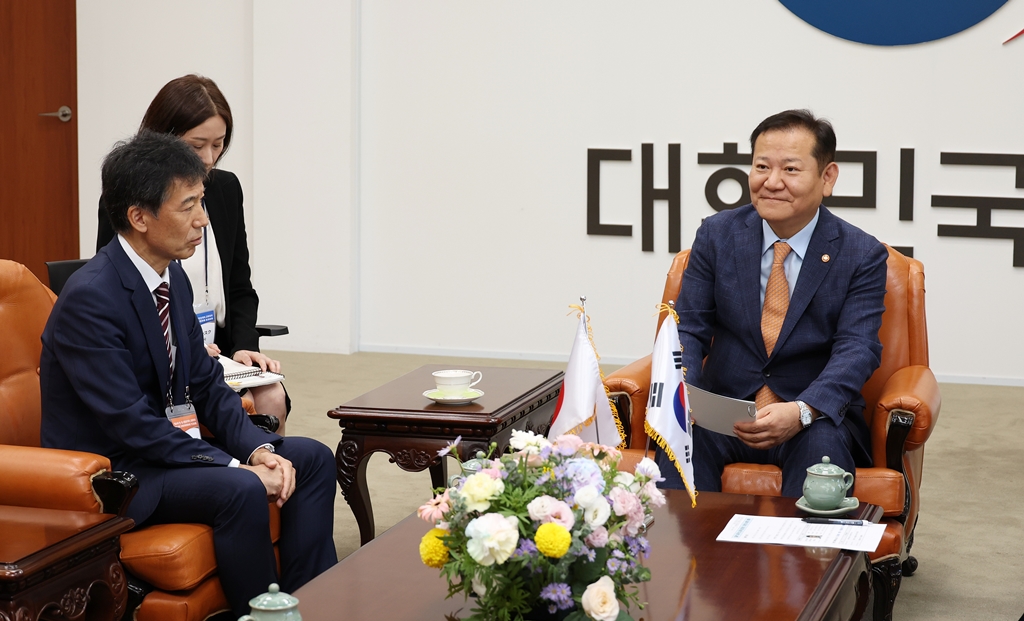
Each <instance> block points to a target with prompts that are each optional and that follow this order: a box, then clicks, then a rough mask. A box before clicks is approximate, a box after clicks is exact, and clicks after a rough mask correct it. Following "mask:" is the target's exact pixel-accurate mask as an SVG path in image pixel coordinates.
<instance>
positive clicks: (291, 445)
mask: <svg viewBox="0 0 1024 621" xmlns="http://www.w3.org/2000/svg"><path fill="white" fill-rule="evenodd" d="M205 176H206V169H205V167H204V166H203V163H202V161H200V159H199V157H198V156H197V155H196V154H195V153H194V152H193V150H192V148H191V147H189V146H188V145H187V144H185V143H184V142H182V141H181V140H180V139H178V138H176V137H174V136H171V135H167V134H156V133H152V132H141V133H140V134H139V135H138V136H136V137H134V138H132V139H131V140H128V141H126V142H123V143H120V144H118V145H117V146H116V147H115V148H114V150H113V151H111V153H110V154H109V155H108V156H107V157H106V159H105V160H104V162H103V173H102V177H103V199H104V202H105V204H106V205H107V207H108V209H109V215H110V220H111V222H112V223H113V225H114V228H115V230H116V231H117V233H118V235H117V236H116V237H115V238H114V239H113V240H111V242H110V243H109V244H107V245H106V246H105V247H104V248H103V249H102V250H100V252H99V253H97V254H96V256H95V257H94V258H93V259H92V260H90V261H89V263H87V264H86V265H85V267H83V268H82V269H80V270H79V271H78V272H76V273H75V274H74V275H73V276H72V277H71V279H70V280H69V281H68V283H67V285H66V286H65V288H64V289H63V291H62V292H61V295H60V297H59V298H58V299H57V303H56V305H55V306H54V308H53V312H52V314H51V315H50V319H49V321H48V322H47V324H46V329H45V330H44V331H43V351H42V357H41V360H40V383H41V388H42V444H43V446H47V447H54V448H64V449H76V450H81V451H90V452H94V453H99V454H101V455H105V456H106V457H108V458H109V459H110V461H111V463H112V465H113V467H114V468H116V469H118V470H126V471H129V472H131V473H133V474H134V475H135V476H137V477H138V479H139V491H138V494H137V495H136V497H135V499H134V500H133V501H132V503H131V506H130V507H129V509H128V516H129V517H131V518H133V519H134V520H135V522H136V523H137V524H140V525H141V524H155V523H167V522H194V523H201V524H208V525H210V526H211V527H212V528H213V537H214V548H215V553H216V557H217V565H218V574H219V577H220V581H221V584H222V586H223V588H224V593H225V595H226V596H227V599H228V602H229V603H230V605H231V608H232V613H233V614H234V615H235V616H236V617H237V616H238V615H241V614H244V613H247V612H248V611H249V609H248V600H249V599H251V598H252V597H254V596H256V595H259V594H260V593H262V592H264V591H265V590H266V589H267V586H268V585H269V584H270V583H272V582H278V583H280V585H281V588H282V589H283V590H285V591H292V590H294V589H297V588H298V587H300V586H302V585H303V584H304V583H306V582H307V581H309V580H311V579H312V578H314V577H315V576H317V575H318V574H319V573H321V572H322V571H324V570H325V569H327V568H329V567H330V566H332V565H333V564H335V563H337V552H336V550H335V546H334V540H333V530H334V497H335V482H334V473H335V468H334V457H333V455H332V454H331V451H330V449H328V448H327V447H326V446H324V445H323V444H321V443H319V442H317V441H315V440H311V439H308V438H298V437H289V438H282V437H280V436H278V435H276V434H272V433H268V432H266V431H264V430H262V429H260V428H258V427H256V426H255V425H253V424H252V423H251V422H249V419H248V416H246V414H245V412H244V411H243V410H242V406H241V402H240V400H239V399H238V396H237V395H236V394H235V393H234V392H233V391H232V390H231V389H230V388H229V387H228V386H227V384H226V383H225V382H224V378H223V369H222V368H221V366H220V365H219V364H218V363H217V361H216V360H215V359H214V358H211V357H210V356H208V355H207V354H206V348H205V347H204V345H203V335H202V331H201V328H200V326H199V323H198V321H197V320H196V315H195V313H193V312H192V291H191V288H190V285H189V282H188V278H187V277H186V276H185V273H184V272H183V271H182V268H181V266H180V265H179V264H178V262H177V260H178V259H182V258H185V257H188V256H190V255H191V254H192V253H193V252H195V248H196V244H198V243H199V240H200V239H202V227H203V226H205V225H206V223H207V218H206V215H205V213H204V211H203V208H202V206H201V203H200V201H201V200H202V197H203V179H204V178H205ZM199 424H203V425H205V426H206V428H207V429H209V430H210V431H211V432H212V433H213V435H214V437H215V440H211V441H207V440H205V439H203V438H201V437H200V434H199ZM268 499H269V500H270V501H276V503H277V505H278V506H280V507H281V538H280V541H279V545H280V552H281V570H282V571H281V576H280V579H279V577H278V575H277V569H276V563H275V559H274V549H273V546H272V544H271V541H270V527H269V519H270V516H269V508H268Z"/></svg>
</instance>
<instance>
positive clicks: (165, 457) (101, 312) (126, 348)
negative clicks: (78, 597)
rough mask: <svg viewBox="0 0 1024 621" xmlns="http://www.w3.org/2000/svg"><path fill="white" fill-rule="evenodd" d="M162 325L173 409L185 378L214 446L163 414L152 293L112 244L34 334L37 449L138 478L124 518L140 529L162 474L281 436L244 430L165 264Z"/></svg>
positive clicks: (207, 463) (164, 384)
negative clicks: (169, 339) (172, 352)
mask: <svg viewBox="0 0 1024 621" xmlns="http://www.w3.org/2000/svg"><path fill="white" fill-rule="evenodd" d="M169 269H170V291H171V294H170V295H171V322H172V326H173V329H174V334H175V339H176V344H177V354H176V356H177V358H176V361H175V371H174V386H173V393H174V403H176V404H179V403H183V402H184V393H185V384H186V376H187V383H188V388H189V394H190V396H191V400H192V402H193V403H194V405H195V407H196V410H197V413H198V417H199V422H200V423H202V424H204V425H205V426H206V427H207V428H208V429H209V430H210V431H211V432H212V433H213V435H214V436H215V437H216V438H217V441H218V443H219V445H218V446H214V445H213V444H211V443H209V442H207V441H205V440H201V439H195V438H192V437H190V436H189V435H188V434H186V433H184V432H183V431H180V430H178V429H176V428H175V427H174V425H173V424H172V423H171V421H170V420H169V419H167V417H166V415H165V407H166V404H167V398H166V395H167V389H168V386H169V380H170V377H169V375H170V365H169V363H168V361H167V348H166V345H165V343H164V337H163V329H162V328H161V326H160V320H159V318H158V316H157V312H156V305H155V304H154V302H153V297H152V293H151V292H150V291H149V290H148V289H147V287H146V284H145V282H144V281H143V279H142V275H141V274H139V271H138V269H136V267H135V265H134V264H133V263H132V261H131V259H129V258H128V255H127V254H125V251H124V249H123V248H122V247H121V244H120V242H118V240H117V238H114V239H113V240H112V241H111V242H110V243H109V244H107V245H106V246H105V247H104V248H103V249H102V250H101V251H100V252H99V253H98V254H97V255H96V256H95V257H93V259H92V260H90V261H89V262H88V263H87V264H86V265H85V266H84V267H82V268H81V269H80V270H78V271H77V272H75V274H74V275H73V276H72V277H71V278H70V279H69V280H68V283H67V285H65V287H64V289H63V290H62V291H61V294H60V297H58V298H57V303H56V304H55V305H54V307H53V312H52V313H51V314H50V318H49V321H47V323H46V328H45V330H43V337H42V340H43V348H42V355H41V358H40V362H39V368H40V370H39V373H40V387H41V391H42V425H41V436H42V445H43V446H46V447H53V448H63V449H73V450H79V451H89V452H93V453H99V454H101V455H104V456H106V457H107V458H109V459H110V461H111V464H112V466H113V468H114V469H116V470H125V471H128V472H131V473H132V474H134V475H135V476H136V477H138V479H139V491H138V494H137V495H136V496H135V499H134V500H133V501H132V503H131V506H129V508H128V516H129V517H131V518H133V519H135V521H136V522H137V523H141V522H143V521H144V520H145V519H146V518H147V517H149V515H150V514H151V513H152V512H153V509H155V508H156V505H157V503H158V502H159V500H160V494H161V489H162V477H163V476H164V473H165V472H166V470H167V469H169V468H195V469H199V468H209V467H219V468H223V467H225V466H227V465H228V463H230V461H231V459H232V457H234V458H237V459H238V460H239V461H241V462H242V463H245V462H246V460H247V459H248V458H249V456H250V455H251V454H252V452H253V451H254V450H255V449H256V448H258V447H259V446H260V445H261V444H265V443H271V444H274V443H276V442H277V441H279V440H280V439H281V438H280V436H278V435H276V434H270V433H267V432H266V431H264V430H262V429H260V428H258V427H256V426H255V425H253V424H252V423H251V422H249V419H248V416H246V414H245V411H244V410H243V409H242V405H241V400H240V399H239V398H238V395H236V394H235V393H234V391H232V390H231V389H230V388H229V387H228V386H227V384H226V383H225V382H224V374H223V369H222V368H221V366H220V364H218V363H217V362H216V360H214V359H213V358H212V357H210V356H209V355H207V353H206V349H205V347H204V346H203V336H202V332H201V329H200V327H199V322H198V320H197V319H196V316H195V313H194V312H193V311H192V289H191V287H190V285H189V282H188V277H187V276H186V275H185V272H184V271H183V270H182V269H181V266H180V265H178V264H177V263H176V262H172V263H171V264H170V267H169Z"/></svg>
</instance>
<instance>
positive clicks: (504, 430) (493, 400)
mask: <svg viewBox="0 0 1024 621" xmlns="http://www.w3.org/2000/svg"><path fill="white" fill-rule="evenodd" d="M446 368H451V366H450V365H439V364H432V365H426V366H423V367H420V368H419V369H416V370H415V371H412V372H411V373H407V374H406V375H403V376H402V377H400V378H398V379H396V380H393V381H391V382H388V383H387V384H384V385H383V386H381V387H380V388H376V389H374V390H372V391H370V392H368V393H366V394H365V395H362V396H361V397H357V398H355V399H353V400H351V401H349V402H348V403H346V404H344V405H341V406H338V407H337V408H335V409H333V410H331V411H329V412H328V413H327V415H328V416H330V417H331V418H334V419H337V420H338V425H339V426H340V427H341V430H342V433H341V441H340V442H339V443H338V451H337V453H336V460H337V465H338V484H339V485H341V491H342V493H343V494H344V496H345V500H347V501H348V504H349V507H351V508H352V513H353V514H354V515H355V518H356V522H357V523H358V524H359V539H360V544H361V545H365V544H366V543H368V542H369V541H370V540H372V539H373V537H374V525H373V508H372V507H371V506H370V495H369V492H368V490H367V487H366V463H367V458H368V457H369V456H370V454H371V453H373V452H375V451H384V452H385V453H387V454H388V455H390V457H391V461H392V462H393V463H396V464H398V466H399V467H400V468H402V469H403V470H406V471H408V472H419V471H421V470H424V469H426V468H429V469H430V480H431V485H432V486H433V487H441V486H444V485H445V484H446V471H445V464H444V460H443V459H441V458H439V457H438V456H437V452H438V451H439V450H441V449H443V448H444V447H446V446H447V445H448V444H449V443H451V442H452V441H453V440H455V438H456V437H458V436H462V442H461V443H460V445H459V455H460V457H461V458H462V459H463V460H465V459H470V458H472V457H473V456H474V455H475V454H476V452H477V451H486V450H487V447H488V446H489V445H490V443H491V442H497V444H498V451H499V452H500V451H504V450H505V448H506V447H507V446H508V441H509V439H510V438H511V436H512V430H513V429H519V430H530V431H535V432H537V433H540V434H545V435H546V434H547V430H548V426H549V425H550V423H551V416H552V415H553V414H554V412H555V406H556V404H557V403H558V395H559V392H560V391H561V387H562V375H563V374H562V372H561V371H553V370H548V369H513V368H505V367H473V368H472V370H474V371H481V372H482V373H483V379H482V380H481V382H480V383H479V384H477V385H476V386H475V388H477V389H479V390H481V391H483V392H484V396H483V397H481V398H480V399H478V400H477V401H475V402H473V403H471V404H468V405H460V406H451V405H438V404H436V403H434V402H433V401H431V400H429V399H427V398H426V397H424V396H423V392H424V391H425V390H429V389H432V388H433V387H434V380H433V377H432V376H431V373H433V372H434V371H438V370H441V369H446Z"/></svg>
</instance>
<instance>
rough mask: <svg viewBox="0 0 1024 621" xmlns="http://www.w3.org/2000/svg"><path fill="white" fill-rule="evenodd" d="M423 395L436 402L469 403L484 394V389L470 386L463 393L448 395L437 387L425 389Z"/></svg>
mask: <svg viewBox="0 0 1024 621" xmlns="http://www.w3.org/2000/svg"><path fill="white" fill-rule="evenodd" d="M423 396H424V397H426V398H427V399H430V400H431V401H433V402H434V403H438V404H441V405H466V404H467V403H473V402H474V401H476V400H477V399H479V398H480V397H482V396H484V391H482V390H477V389H476V388H470V389H469V390H467V391H466V392H464V393H462V394H458V395H446V394H444V393H442V392H441V391H440V390H438V389H436V388H435V389H433V390H425V391H423Z"/></svg>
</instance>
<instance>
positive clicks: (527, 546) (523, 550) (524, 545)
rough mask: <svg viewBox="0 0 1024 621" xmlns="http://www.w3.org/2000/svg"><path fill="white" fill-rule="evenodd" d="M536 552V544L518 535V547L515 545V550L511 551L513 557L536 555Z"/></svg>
mask: <svg viewBox="0 0 1024 621" xmlns="http://www.w3.org/2000/svg"><path fill="white" fill-rule="evenodd" d="M536 554H537V544H535V543H534V542H533V541H531V540H529V539H527V538H525V537H520V539H519V547H517V548H516V551H515V552H513V553H512V556H513V558H519V557H522V556H536Z"/></svg>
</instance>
